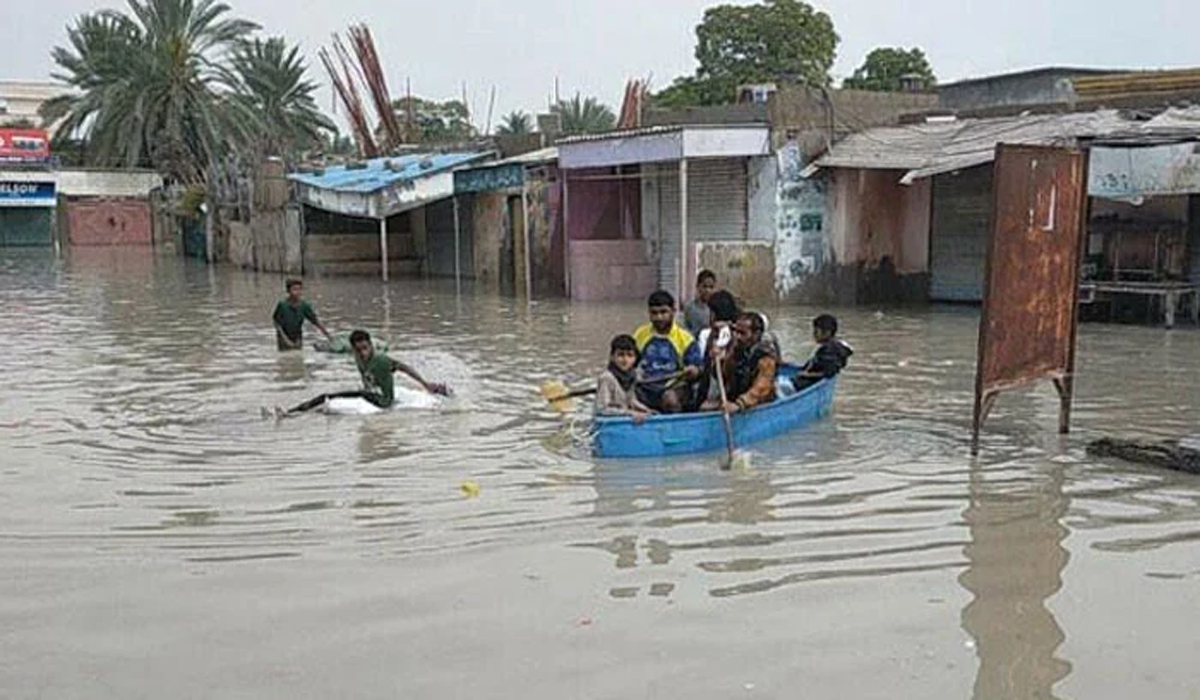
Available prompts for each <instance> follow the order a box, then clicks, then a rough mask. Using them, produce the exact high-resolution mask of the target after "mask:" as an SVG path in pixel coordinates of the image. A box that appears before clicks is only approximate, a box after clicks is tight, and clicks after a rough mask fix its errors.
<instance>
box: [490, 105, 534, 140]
mask: <svg viewBox="0 0 1200 700" xmlns="http://www.w3.org/2000/svg"><path fill="white" fill-rule="evenodd" d="M496 133H497V134H506V135H518V134H532V133H533V117H530V116H529V115H528V114H526V113H525V112H522V111H520V110H517V111H515V112H512V113H511V114H509V115H507V116H506V117H504V119H502V120H501V121H500V126H498V127H496Z"/></svg>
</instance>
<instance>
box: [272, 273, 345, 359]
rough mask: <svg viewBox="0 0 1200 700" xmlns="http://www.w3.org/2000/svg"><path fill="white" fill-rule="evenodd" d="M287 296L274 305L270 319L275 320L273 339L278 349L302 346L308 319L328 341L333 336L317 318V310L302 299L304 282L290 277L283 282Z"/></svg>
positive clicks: (294, 348)
mask: <svg viewBox="0 0 1200 700" xmlns="http://www.w3.org/2000/svg"><path fill="white" fill-rule="evenodd" d="M285 288H286V289H287V298H286V299H284V300H283V301H280V302H279V303H278V304H276V305H275V313H274V314H273V316H272V320H273V321H274V322H275V340H276V343H277V345H278V346H279V349H280V350H300V349H301V348H303V347H304V322H305V321H308V322H309V323H311V324H313V325H314V326H316V327H317V329H318V330H320V331H321V332H322V333H324V334H325V337H326V338H328V339H329V340H330V341H332V340H333V337H332V336H330V335H329V331H328V330H326V329H325V326H322V325H321V322H320V321H318V320H317V312H316V311H314V310H313V307H312V304H309V303H308V302H307V301H305V300H304V298H303V294H304V283H303V282H301V281H300V280H296V279H291V280H288V281H287V282H286V283H285Z"/></svg>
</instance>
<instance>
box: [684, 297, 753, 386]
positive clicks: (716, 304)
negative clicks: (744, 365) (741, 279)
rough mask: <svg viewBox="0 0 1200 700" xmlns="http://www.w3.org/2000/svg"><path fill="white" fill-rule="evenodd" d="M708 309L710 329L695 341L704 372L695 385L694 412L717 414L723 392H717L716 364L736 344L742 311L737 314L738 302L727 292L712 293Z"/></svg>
mask: <svg viewBox="0 0 1200 700" xmlns="http://www.w3.org/2000/svg"><path fill="white" fill-rule="evenodd" d="M708 305H709V307H710V309H711V311H712V316H711V319H710V322H709V326H708V328H705V329H704V330H702V331H700V335H699V337H698V338H697V339H696V342H697V344H698V345H699V347H700V355H701V357H703V358H704V369H703V372H702V374H701V376H700V379H699V381H698V382H697V383H696V398H695V403H696V405H695V406H694V410H704V409H705V408H706V407H707V408H708V409H710V410H716V408H717V407H718V406H720V405H721V392H720V391H719V390H718V387H717V382H716V381H715V379H714V378H715V377H716V374H715V372H716V369H715V367H716V362H717V354H718V350H721V351H723V350H725V349H726V348H728V347H729V346H730V345H732V344H733V324H735V323H737V320H738V316H740V315H741V313H742V312H741V311H740V310H738V303H737V299H735V298H734V296H733V294H731V293H729V292H727V291H725V290H724V289H722V290H720V291H717V292H713V294H712V296H711V297H710V298H709V302H708Z"/></svg>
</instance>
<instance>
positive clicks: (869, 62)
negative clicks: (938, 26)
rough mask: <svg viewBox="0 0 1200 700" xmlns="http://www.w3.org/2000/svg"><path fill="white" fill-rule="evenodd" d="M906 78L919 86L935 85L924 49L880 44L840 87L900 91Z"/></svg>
mask: <svg viewBox="0 0 1200 700" xmlns="http://www.w3.org/2000/svg"><path fill="white" fill-rule="evenodd" d="M905 80H913V81H915V82H916V84H917V86H918V87H921V88H931V87H933V86H934V85H937V77H936V76H934V74H933V68H931V67H930V66H929V60H928V59H926V58H925V52H924V51H921V49H916V48H914V49H901V48H890V47H883V48H878V49H875V50H873V51H871V53H869V54H867V58H866V60H865V61H863V64H862V65H861V66H859V68H858V69H857V70H855V71H854V75H852V76H850V77H849V78H846V79H845V80H844V81H842V87H844V88H850V89H854V90H874V91H876V92H899V91H900V90H902V89H903V87H904V82H905Z"/></svg>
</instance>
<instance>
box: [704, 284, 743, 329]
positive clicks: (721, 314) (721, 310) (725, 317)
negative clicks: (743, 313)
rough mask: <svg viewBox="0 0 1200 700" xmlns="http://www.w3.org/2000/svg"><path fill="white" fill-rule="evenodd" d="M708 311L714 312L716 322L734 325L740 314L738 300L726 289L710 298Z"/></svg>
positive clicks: (714, 293)
mask: <svg viewBox="0 0 1200 700" xmlns="http://www.w3.org/2000/svg"><path fill="white" fill-rule="evenodd" d="M708 309H709V310H710V311H712V318H713V320H714V321H724V322H725V323H733V322H734V321H736V320H737V318H738V314H739V313H740V311H739V310H738V305H737V299H734V298H733V294H732V293H731V292H729V291H727V290H724V289H721V290H718V291H715V292H713V294H712V296H711V297H709V298H708Z"/></svg>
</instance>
